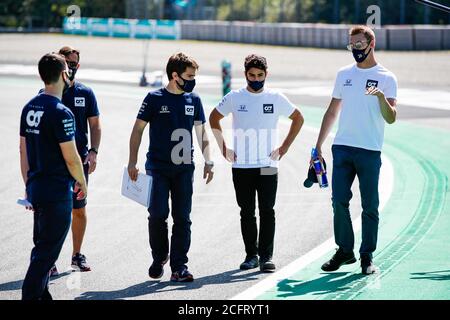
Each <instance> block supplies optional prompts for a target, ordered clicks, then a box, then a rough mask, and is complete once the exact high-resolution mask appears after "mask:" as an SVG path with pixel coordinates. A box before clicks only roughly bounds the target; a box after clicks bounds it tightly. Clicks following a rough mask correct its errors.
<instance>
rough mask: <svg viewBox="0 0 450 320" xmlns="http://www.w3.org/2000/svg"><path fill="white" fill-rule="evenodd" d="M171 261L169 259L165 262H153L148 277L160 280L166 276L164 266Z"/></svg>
mask: <svg viewBox="0 0 450 320" xmlns="http://www.w3.org/2000/svg"><path fill="white" fill-rule="evenodd" d="M167 261H169V257H167V258H166V259H164V260H163V261H153V263H152V265H151V266H150V268H148V275H149V277H150V278H152V279H159V278H161V277H162V276H163V274H164V265H165V264H166V263H167Z"/></svg>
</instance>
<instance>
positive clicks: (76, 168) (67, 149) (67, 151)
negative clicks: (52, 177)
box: [59, 140, 87, 200]
mask: <svg viewBox="0 0 450 320" xmlns="http://www.w3.org/2000/svg"><path fill="white" fill-rule="evenodd" d="M59 146H60V148H61V152H62V155H63V158H64V161H65V162H66V165H67V169H69V172H70V174H71V175H72V177H73V178H74V179H75V180H76V182H77V187H76V188H75V190H74V191H75V192H77V189H78V188H79V189H81V192H82V194H79V196H78V197H79V198H78V199H79V200H81V199H83V198H85V197H86V196H87V185H86V179H85V178H84V172H83V164H82V163H81V159H80V156H79V155H78V151H77V146H76V144H75V140H71V141H67V142H62V143H60V144H59Z"/></svg>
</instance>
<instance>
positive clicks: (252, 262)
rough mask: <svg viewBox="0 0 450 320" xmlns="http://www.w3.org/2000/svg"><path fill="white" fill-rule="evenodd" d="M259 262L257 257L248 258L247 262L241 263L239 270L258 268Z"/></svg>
mask: <svg viewBox="0 0 450 320" xmlns="http://www.w3.org/2000/svg"><path fill="white" fill-rule="evenodd" d="M258 266H259V261H258V257H257V256H252V257H247V258H245V261H244V262H242V263H241V265H240V266H239V269H241V270H250V269H254V268H258Z"/></svg>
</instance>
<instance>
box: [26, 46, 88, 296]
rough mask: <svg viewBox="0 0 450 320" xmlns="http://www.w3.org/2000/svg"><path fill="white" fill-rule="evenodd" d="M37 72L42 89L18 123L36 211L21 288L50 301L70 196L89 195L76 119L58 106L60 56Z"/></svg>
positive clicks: (63, 77)
mask: <svg viewBox="0 0 450 320" xmlns="http://www.w3.org/2000/svg"><path fill="white" fill-rule="evenodd" d="M39 74H40V76H41V79H42V81H44V83H45V90H44V91H43V92H42V93H40V94H39V95H37V96H36V97H34V98H33V99H32V100H30V102H28V103H27V105H26V106H25V107H24V108H23V110H22V115H21V120H20V167H21V172H22V177H23V180H24V183H25V185H26V196H27V199H28V200H29V201H30V202H31V204H32V209H33V211H34V229H33V242H34V248H33V250H32V251H31V262H30V266H29V268H28V271H27V274H26V276H25V280H24V282H23V286H22V299H24V300H51V299H52V296H51V295H50V293H49V291H48V279H49V270H50V268H51V267H52V266H53V265H54V263H55V261H56V260H57V259H58V256H59V253H60V252H61V248H62V246H63V243H64V240H65V238H66V235H67V232H68V230H69V226H70V221H71V211H72V193H73V192H76V193H77V199H78V200H81V199H83V198H84V197H85V196H86V195H87V186H86V181H85V178H84V175H83V166H82V163H81V159H80V157H79V155H78V152H77V149H76V145H75V141H74V138H75V120H74V116H73V114H72V112H71V111H70V110H69V109H68V108H66V107H65V106H64V105H63V104H62V103H61V98H62V92H63V89H64V88H65V87H66V86H67V85H68V83H69V76H68V73H67V64H66V62H65V60H64V57H63V56H61V55H59V54H47V55H45V56H43V57H42V58H41V60H40V61H39ZM74 179H75V181H76V185H75V190H74V188H73V185H74Z"/></svg>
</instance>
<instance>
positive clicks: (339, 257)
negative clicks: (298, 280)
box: [322, 248, 356, 272]
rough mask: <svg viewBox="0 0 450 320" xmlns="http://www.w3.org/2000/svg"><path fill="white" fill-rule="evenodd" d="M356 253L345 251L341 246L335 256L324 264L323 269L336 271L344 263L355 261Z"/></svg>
mask: <svg viewBox="0 0 450 320" xmlns="http://www.w3.org/2000/svg"><path fill="white" fill-rule="evenodd" d="M355 262H356V259H355V254H354V253H353V252H352V253H344V251H342V249H341V248H339V249H338V250H337V251H336V253H335V254H334V256H333V258H331V259H330V260H329V261H327V262H325V263H324V264H323V265H322V270H323V271H327V272H328V271H336V270H337V269H339V268H340V267H341V266H342V265H343V264H352V263H355Z"/></svg>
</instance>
